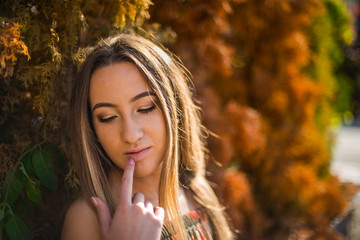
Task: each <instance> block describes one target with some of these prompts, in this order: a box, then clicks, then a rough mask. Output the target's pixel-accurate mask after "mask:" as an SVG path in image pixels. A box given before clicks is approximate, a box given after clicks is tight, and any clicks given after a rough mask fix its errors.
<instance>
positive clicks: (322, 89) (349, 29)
mask: <svg viewBox="0 0 360 240" xmlns="http://www.w3.org/2000/svg"><path fill="white" fill-rule="evenodd" d="M359 4H360V1H359V0H347V1H344V0H157V1H150V0H122V1H118V0H64V1H58V0H39V1H34V0H2V1H1V3H0V76H1V79H0V81H1V84H0V111H1V114H0V159H1V162H0V186H1V192H0V194H1V196H0V221H1V222H0V236H1V238H0V239H60V233H61V227H62V222H63V219H64V216H65V212H66V209H67V208H68V206H69V204H70V203H71V202H72V201H73V200H74V199H75V198H76V197H77V196H78V195H79V194H80V189H79V185H78V181H77V179H76V173H75V172H74V169H73V168H72V166H71V164H70V161H69V152H68V149H69V147H68V142H69V135H68V132H67V127H66V111H67V107H68V100H69V94H70V89H71V85H72V79H73V76H74V73H75V72H76V71H77V69H78V67H79V65H80V63H81V61H82V59H83V52H84V48H86V47H88V46H90V45H92V44H94V43H95V42H96V41H97V40H98V39H99V38H101V37H107V36H110V35H114V34H117V33H120V32H123V31H126V32H135V33H138V34H141V35H143V36H145V37H148V38H151V39H156V40H157V41H159V42H161V43H162V44H163V45H164V46H165V47H167V48H169V49H170V50H171V51H173V52H174V53H175V54H176V55H177V56H179V57H180V59H181V60H182V61H183V63H184V65H185V66H186V67H187V68H188V69H189V70H190V72H191V73H192V76H193V82H194V98H195V99H196V101H197V103H198V104H199V105H200V106H201V107H202V109H203V110H202V120H203V123H204V125H205V126H206V127H207V128H208V129H209V130H211V131H212V132H213V133H214V134H211V135H209V136H208V139H207V140H208V145H207V147H208V148H209V150H210V152H211V154H209V155H208V178H209V180H211V181H212V182H213V184H212V185H213V187H214V190H215V191H216V193H217V194H218V196H219V198H220V199H221V202H222V203H223V205H224V206H225V207H226V210H227V213H228V215H229V219H230V220H231V225H232V228H233V229H234V230H236V232H237V239H279V240H282V239H345V235H346V231H345V235H344V231H339V229H338V227H337V225H336V223H339V222H341V221H342V220H343V219H344V218H346V216H347V211H348V209H349V204H350V202H351V199H352V198H353V197H354V195H355V194H356V192H357V191H358V190H359V185H358V184H356V183H354V182H350V181H346V180H343V179H342V180H340V179H339V177H338V176H337V175H335V174H333V173H332V172H331V171H330V167H331V162H332V156H333V150H334V144H335V143H336V139H337V136H338V131H339V129H341V128H342V126H347V125H354V126H356V123H357V121H359V120H358V119H359V114H360V71H359V69H360V36H359V32H360V7H359ZM359 147H360V146H359ZM337 157H338V158H340V159H341V158H342V155H340V156H337ZM344 157H345V156H344ZM359 161H360V159H359ZM345 223H346V221H345Z"/></svg>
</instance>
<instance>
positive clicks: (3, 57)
mask: <svg viewBox="0 0 360 240" xmlns="http://www.w3.org/2000/svg"><path fill="white" fill-rule="evenodd" d="M21 27H22V26H21V25H20V24H17V23H12V22H9V21H5V20H2V22H1V23H0V46H1V48H0V75H2V76H3V80H5V79H6V78H8V77H11V76H12V75H13V72H14V65H15V64H16V61H17V55H19V54H22V55H25V56H26V57H27V59H28V60H29V59H30V55H29V53H28V49H27V46H26V45H25V43H24V42H23V41H22V40H21V36H20V28H21Z"/></svg>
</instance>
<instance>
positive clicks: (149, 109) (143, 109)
mask: <svg viewBox="0 0 360 240" xmlns="http://www.w3.org/2000/svg"><path fill="white" fill-rule="evenodd" d="M155 108H156V105H155V104H154V105H152V106H151V107H148V108H140V109H138V110H137V111H136V112H138V113H142V114H147V113H150V112H152V111H154V110H155ZM117 117H118V116H117V115H114V116H110V117H106V118H99V122H101V123H109V122H111V121H112V120H114V119H115V118H117Z"/></svg>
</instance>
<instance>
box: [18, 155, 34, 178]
mask: <svg viewBox="0 0 360 240" xmlns="http://www.w3.org/2000/svg"><path fill="white" fill-rule="evenodd" d="M32 153H33V152H28V153H27V154H25V156H23V157H22V158H21V160H20V161H21V162H22V164H23V165H24V168H25V170H26V172H27V174H28V175H31V174H32V173H33V172H34V168H33V164H32Z"/></svg>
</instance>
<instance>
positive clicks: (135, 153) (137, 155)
mask: <svg viewBox="0 0 360 240" xmlns="http://www.w3.org/2000/svg"><path fill="white" fill-rule="evenodd" d="M150 149H151V147H147V148H143V149H139V150H137V149H135V150H131V151H129V152H126V153H125V154H124V155H125V156H126V157H127V158H128V159H130V158H132V159H134V161H138V160H141V159H143V158H144V157H145V156H146V155H147V154H148V152H149V151H150Z"/></svg>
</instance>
